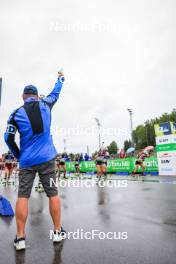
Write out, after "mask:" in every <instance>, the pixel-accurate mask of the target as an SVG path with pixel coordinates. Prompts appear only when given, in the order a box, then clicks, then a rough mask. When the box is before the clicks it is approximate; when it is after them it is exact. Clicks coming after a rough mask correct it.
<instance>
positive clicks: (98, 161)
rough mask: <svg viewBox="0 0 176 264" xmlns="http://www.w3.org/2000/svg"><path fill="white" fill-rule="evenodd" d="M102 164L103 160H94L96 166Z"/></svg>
mask: <svg viewBox="0 0 176 264" xmlns="http://www.w3.org/2000/svg"><path fill="white" fill-rule="evenodd" d="M103 164H104V161H103V160H96V165H98V166H101V165H103Z"/></svg>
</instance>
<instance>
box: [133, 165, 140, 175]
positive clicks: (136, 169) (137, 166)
mask: <svg viewBox="0 0 176 264" xmlns="http://www.w3.org/2000/svg"><path fill="white" fill-rule="evenodd" d="M138 169H139V165H136V168H135V170H134V171H133V173H134V174H135V173H136V172H137V171H138Z"/></svg>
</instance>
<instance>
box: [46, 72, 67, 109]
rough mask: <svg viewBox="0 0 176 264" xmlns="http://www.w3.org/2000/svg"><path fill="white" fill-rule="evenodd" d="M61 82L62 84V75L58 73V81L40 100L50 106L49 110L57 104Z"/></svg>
mask: <svg viewBox="0 0 176 264" xmlns="http://www.w3.org/2000/svg"><path fill="white" fill-rule="evenodd" d="M63 82H64V76H63V73H58V79H57V82H56V83H55V86H54V88H53V90H52V92H51V93H50V94H49V95H48V96H47V97H45V98H44V99H43V100H42V101H44V102H46V103H47V104H48V105H49V106H50V108H52V107H53V106H54V104H55V103H56V102H57V100H58V98H59V94H60V92H61V89H62V85H63Z"/></svg>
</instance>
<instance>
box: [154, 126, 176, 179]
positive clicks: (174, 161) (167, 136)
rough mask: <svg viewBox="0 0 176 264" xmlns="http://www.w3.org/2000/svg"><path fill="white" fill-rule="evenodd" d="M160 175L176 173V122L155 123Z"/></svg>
mask: <svg viewBox="0 0 176 264" xmlns="http://www.w3.org/2000/svg"><path fill="white" fill-rule="evenodd" d="M155 134H156V151H157V158H158V167H159V175H173V176H175V175H176V123H173V122H166V123H163V124H160V125H155Z"/></svg>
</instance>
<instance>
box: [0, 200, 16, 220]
mask: <svg viewBox="0 0 176 264" xmlns="http://www.w3.org/2000/svg"><path fill="white" fill-rule="evenodd" d="M0 215H2V216H14V212H13V209H12V206H11V204H10V202H9V201H8V200H7V199H5V198H4V197H3V196H1V195H0Z"/></svg>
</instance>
